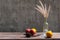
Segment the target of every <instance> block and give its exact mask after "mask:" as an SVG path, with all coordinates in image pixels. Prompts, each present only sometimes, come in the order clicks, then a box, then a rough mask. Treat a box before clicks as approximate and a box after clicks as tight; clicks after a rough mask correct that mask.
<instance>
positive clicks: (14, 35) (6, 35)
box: [0, 32, 60, 40]
mask: <svg viewBox="0 0 60 40" xmlns="http://www.w3.org/2000/svg"><path fill="white" fill-rule="evenodd" d="M39 34H41V33H39ZM0 39H20V40H25V39H28V40H31V39H33V40H34V39H36V40H38V39H60V33H57V32H55V33H53V36H52V38H41V37H40V36H36V37H30V38H26V37H25V35H24V33H20V32H0Z"/></svg>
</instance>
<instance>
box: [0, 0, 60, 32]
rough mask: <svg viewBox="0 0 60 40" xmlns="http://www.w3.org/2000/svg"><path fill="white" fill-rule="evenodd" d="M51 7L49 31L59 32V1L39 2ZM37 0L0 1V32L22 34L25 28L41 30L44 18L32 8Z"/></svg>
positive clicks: (37, 2)
mask: <svg viewBox="0 0 60 40" xmlns="http://www.w3.org/2000/svg"><path fill="white" fill-rule="evenodd" d="M41 1H42V2H43V3H46V4H47V6H48V5H49V4H50V5H51V11H50V14H49V18H48V23H49V29H50V30H52V31H54V32H60V0H41ZM36 4H38V5H40V4H39V0H0V32H24V31H25V29H26V28H27V27H30V28H32V27H35V28H36V29H37V31H40V32H41V31H42V30H43V22H44V18H43V16H42V15H41V14H39V12H38V11H37V10H35V8H34V7H36Z"/></svg>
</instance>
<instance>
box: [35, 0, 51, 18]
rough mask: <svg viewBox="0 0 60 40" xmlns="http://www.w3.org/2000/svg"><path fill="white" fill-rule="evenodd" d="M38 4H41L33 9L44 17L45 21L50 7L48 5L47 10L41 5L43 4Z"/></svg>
mask: <svg viewBox="0 0 60 40" xmlns="http://www.w3.org/2000/svg"><path fill="white" fill-rule="evenodd" d="M39 3H40V4H41V6H39V5H37V8H36V7H35V9H36V10H37V11H39V12H40V13H41V14H42V15H43V16H44V18H46V19H47V18H48V16H49V12H50V8H51V6H50V5H49V7H48V8H47V7H46V4H44V5H43V3H42V2H41V1H40V0H39Z"/></svg>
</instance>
